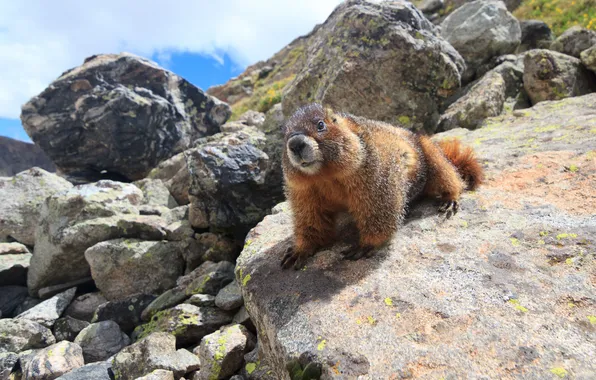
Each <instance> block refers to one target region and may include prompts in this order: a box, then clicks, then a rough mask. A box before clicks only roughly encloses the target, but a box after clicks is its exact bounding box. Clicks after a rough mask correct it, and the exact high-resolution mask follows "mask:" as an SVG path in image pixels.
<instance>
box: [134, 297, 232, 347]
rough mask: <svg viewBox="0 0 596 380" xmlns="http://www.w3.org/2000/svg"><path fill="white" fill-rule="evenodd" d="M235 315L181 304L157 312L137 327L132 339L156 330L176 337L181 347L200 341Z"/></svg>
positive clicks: (215, 309) (138, 338)
mask: <svg viewBox="0 0 596 380" xmlns="http://www.w3.org/2000/svg"><path fill="white" fill-rule="evenodd" d="M232 317H233V315H232V314H230V313H227V312H225V311H223V310H220V309H217V308H211V307H196V306H193V305H189V304H180V305H178V306H175V307H173V308H171V309H167V310H163V311H160V312H158V313H157V314H155V315H154V316H153V317H152V318H151V321H150V322H148V323H146V324H144V325H141V326H139V327H137V328H136V329H135V331H134V332H133V334H132V339H133V340H135V341H137V340H140V339H143V338H144V337H146V336H148V335H149V334H152V333H154V332H167V333H171V334H173V335H174V336H175V337H176V343H177V345H178V346H179V347H180V346H182V347H184V346H187V345H192V344H196V343H199V342H200V341H201V339H202V338H203V337H204V336H205V335H207V334H211V333H212V332H214V331H215V330H217V329H218V328H220V327H221V326H223V325H225V324H228V323H230V322H231V321H232Z"/></svg>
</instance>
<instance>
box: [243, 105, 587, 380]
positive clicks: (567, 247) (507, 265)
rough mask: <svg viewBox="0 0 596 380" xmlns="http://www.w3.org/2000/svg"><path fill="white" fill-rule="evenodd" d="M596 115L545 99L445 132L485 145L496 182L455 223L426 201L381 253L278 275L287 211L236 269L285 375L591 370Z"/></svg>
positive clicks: (267, 225) (265, 345)
mask: <svg viewBox="0 0 596 380" xmlns="http://www.w3.org/2000/svg"><path fill="white" fill-rule="evenodd" d="M595 105H596V94H593V95H587V96H583V97H577V98H573V99H569V100H564V101H558V102H543V103H540V104H539V105H537V106H535V107H533V108H531V109H529V110H526V111H519V112H516V113H515V115H512V116H507V117H502V118H491V119H487V120H486V121H485V122H484V123H483V124H482V126H481V128H479V129H478V130H475V131H467V130H463V129H455V130H452V131H449V132H446V133H441V134H438V135H435V138H436V139H437V140H438V139H444V138H450V137H453V136H457V137H459V138H461V139H462V141H464V142H465V143H467V144H470V145H472V146H474V147H475V148H476V150H477V152H478V155H479V157H480V159H481V160H482V162H483V163H484V166H485V168H486V169H487V177H488V180H487V182H486V184H485V185H484V186H482V187H481V188H480V189H479V190H478V191H477V192H474V193H467V194H466V195H465V196H464V197H463V200H462V203H461V210H460V211H459V212H458V213H457V214H456V215H455V216H454V217H452V218H450V219H445V217H444V216H442V215H440V214H438V213H437V211H436V207H437V206H436V205H433V204H432V203H431V202H423V203H422V204H420V205H418V206H416V207H414V208H413V209H412V210H411V215H410V216H409V218H408V220H407V221H406V223H405V225H404V226H403V228H401V229H400V230H399V232H398V233H397V234H396V236H395V237H394V239H393V240H392V241H391V243H390V245H389V246H388V247H386V248H384V249H381V250H379V251H378V252H377V253H376V255H375V256H374V257H372V258H370V259H366V260H361V261H358V262H352V261H349V260H343V259H342V258H341V254H340V253H339V252H340V250H341V249H342V248H343V246H344V243H345V241H341V242H340V243H338V244H336V245H335V246H334V247H332V248H331V249H330V250H327V251H322V252H319V253H317V254H316V255H315V257H314V258H312V259H310V260H309V262H308V263H307V264H306V267H305V268H304V269H303V270H302V271H298V272H288V271H282V270H281V269H280V265H279V263H280V260H281V257H282V256H283V253H284V252H285V248H286V247H288V245H289V244H291V236H292V223H291V214H290V213H291V210H289V209H288V208H287V205H286V204H285V203H284V204H281V205H279V206H278V207H277V208H276V210H275V212H274V214H273V215H270V216H267V217H266V218H265V219H264V220H263V222H261V223H260V224H259V225H258V226H257V227H255V228H254V229H253V230H252V231H251V232H250V233H249V235H248V236H247V238H246V244H245V248H244V250H243V251H242V254H241V255H240V258H239V260H238V265H237V267H236V280H237V282H239V283H240V284H242V287H241V289H242V294H243V295H244V300H245V304H246V308H247V310H248V312H249V314H250V315H251V317H252V319H253V322H254V323H255V326H256V328H257V331H258V332H259V342H260V346H261V349H262V350H263V355H264V358H266V359H267V360H266V363H265V364H266V365H268V366H269V368H270V370H272V371H273V372H274V375H273V377H274V378H277V379H290V376H289V375H288V369H287V368H286V367H287V365H288V363H290V366H291V365H292V364H291V363H292V360H297V361H298V363H300V365H301V366H306V365H307V364H308V363H317V364H318V365H320V366H322V373H323V376H322V377H321V378H325V379H343V378H357V377H358V376H361V377H358V378H363V379H364V378H366V379H369V378H370V379H378V378H384V379H389V378H425V379H435V378H466V377H470V378H477V377H482V376H486V375H488V376H490V377H504V378H522V377H523V378H551V377H553V374H559V373H562V374H566V375H569V376H570V377H573V378H578V379H580V378H582V379H587V378H590V377H591V376H594V375H595V374H596V365H595V363H594V361H593V357H594V354H595V353H596V352H595V347H596V346H595V345H594V343H595V341H596V340H595V339H596V299H595V298H594V295H595V294H596V282H595V280H596V278H595V277H594V274H595V273H596V257H595V255H594V253H595V252H596V216H595V215H594V210H595V209H596V192H595V189H596V135H595V134H594V131H595V130H596V107H595ZM346 231H350V230H349V226H348V227H347V230H346ZM271 289H275V291H274V292H272V291H271Z"/></svg>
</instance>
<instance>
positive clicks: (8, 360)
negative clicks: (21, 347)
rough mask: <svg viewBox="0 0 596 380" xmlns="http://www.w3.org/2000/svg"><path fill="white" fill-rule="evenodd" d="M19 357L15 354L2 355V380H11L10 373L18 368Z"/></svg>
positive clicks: (0, 367)
mask: <svg viewBox="0 0 596 380" xmlns="http://www.w3.org/2000/svg"><path fill="white" fill-rule="evenodd" d="M18 360H19V355H17V354H15V353H14V352H1V353H0V379H2V380H5V379H9V376H10V373H11V372H12V370H13V368H15V367H16V365H17V362H18Z"/></svg>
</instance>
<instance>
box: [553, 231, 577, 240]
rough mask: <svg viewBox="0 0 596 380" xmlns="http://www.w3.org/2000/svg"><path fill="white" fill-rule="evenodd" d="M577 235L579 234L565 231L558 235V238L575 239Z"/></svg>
mask: <svg viewBox="0 0 596 380" xmlns="http://www.w3.org/2000/svg"><path fill="white" fill-rule="evenodd" d="M576 237H577V234H568V233H563V234H558V235H557V240H561V239H568V238H571V239H575V238H576Z"/></svg>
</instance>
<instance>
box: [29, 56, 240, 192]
mask: <svg viewBox="0 0 596 380" xmlns="http://www.w3.org/2000/svg"><path fill="white" fill-rule="evenodd" d="M230 115H231V111H230V108H229V106H228V105H227V104H225V103H222V102H220V101H219V100H217V99H215V98H213V97H211V96H209V95H207V94H205V93H204V92H203V91H202V90H201V89H199V88H197V87H195V86H193V85H192V84H190V83H189V82H187V81H186V80H184V79H182V78H180V77H178V76H177V75H175V74H173V73H171V72H169V71H166V70H163V69H162V68H160V67H159V66H158V65H157V64H155V63H154V62H151V61H149V60H147V59H144V58H141V57H137V56H134V55H131V54H119V55H115V54H104V55H95V56H92V57H89V58H87V59H86V60H85V62H84V63H83V65H81V66H79V67H76V68H74V69H71V70H69V71H67V72H65V73H64V74H62V75H61V76H60V77H59V78H58V79H56V80H55V81H54V82H53V83H52V84H51V85H50V86H49V87H48V88H46V89H45V90H44V91H43V92H42V93H40V94H39V95H37V96H35V97H33V98H32V99H31V100H30V101H29V102H28V103H27V104H25V105H24V106H23V107H22V112H21V121H22V123H23V127H24V128H25V130H26V131H27V133H28V134H29V136H31V139H32V140H33V141H34V142H35V143H36V144H38V145H39V146H40V147H41V148H42V149H43V150H44V152H45V153H46V154H47V155H48V156H49V157H50V158H51V159H52V161H54V163H55V164H56V166H57V167H58V168H60V169H61V170H62V171H63V172H64V173H66V174H70V175H73V176H77V177H80V178H82V179H84V180H88V181H97V180H99V179H101V178H102V177H104V174H107V175H112V176H120V177H124V178H127V179H129V180H139V179H142V178H144V177H145V176H146V175H147V174H148V173H149V171H150V170H151V169H153V168H154V167H155V166H156V165H157V164H158V163H159V162H161V161H163V160H165V159H167V158H170V157H171V156H173V155H174V154H176V153H179V152H181V151H182V150H184V149H185V148H187V147H188V146H189V145H190V144H191V143H192V141H193V139H195V138H197V137H201V136H206V135H211V134H213V133H216V132H218V131H219V126H220V125H221V124H223V123H224V122H225V121H226V120H227V119H228V118H229V116H230ZM88 125H93V128H89V127H88ZM104 170H105V171H107V173H102V171H104Z"/></svg>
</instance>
